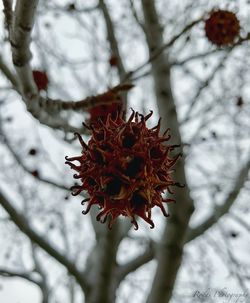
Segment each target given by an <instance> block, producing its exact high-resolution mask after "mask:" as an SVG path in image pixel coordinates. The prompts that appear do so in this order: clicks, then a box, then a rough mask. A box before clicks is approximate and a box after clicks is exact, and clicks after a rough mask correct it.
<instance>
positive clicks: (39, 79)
mask: <svg viewBox="0 0 250 303" xmlns="http://www.w3.org/2000/svg"><path fill="white" fill-rule="evenodd" d="M32 73H33V78H34V81H35V83H36V86H37V89H38V91H41V90H46V89H47V87H48V84H49V79H48V76H47V74H46V72H43V71H39V70H33V72H32Z"/></svg>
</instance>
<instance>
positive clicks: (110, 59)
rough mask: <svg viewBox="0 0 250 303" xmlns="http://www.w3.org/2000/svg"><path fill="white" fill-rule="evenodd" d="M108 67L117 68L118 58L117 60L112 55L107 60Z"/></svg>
mask: <svg viewBox="0 0 250 303" xmlns="http://www.w3.org/2000/svg"><path fill="white" fill-rule="evenodd" d="M109 65H110V66H111V67H117V66H118V58H117V56H115V55H112V56H111V57H110V58H109Z"/></svg>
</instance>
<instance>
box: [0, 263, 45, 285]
mask: <svg viewBox="0 0 250 303" xmlns="http://www.w3.org/2000/svg"><path fill="white" fill-rule="evenodd" d="M0 276H2V277H8V278H9V277H10V278H16V277H18V278H22V279H25V280H27V281H29V282H32V283H34V284H37V285H38V286H40V282H41V280H40V279H37V278H35V277H32V272H28V271H20V272H19V271H14V270H11V269H7V268H3V267H0Z"/></svg>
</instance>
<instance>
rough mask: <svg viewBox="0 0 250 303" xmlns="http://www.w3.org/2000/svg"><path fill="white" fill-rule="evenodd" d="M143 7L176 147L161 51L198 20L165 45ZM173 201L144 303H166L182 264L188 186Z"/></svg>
mask: <svg viewBox="0 0 250 303" xmlns="http://www.w3.org/2000/svg"><path fill="white" fill-rule="evenodd" d="M142 7H143V13H144V20H145V28H146V40H147V44H148V49H149V55H150V62H151V69H152V76H153V81H154V86H155V93H156V99H157V103H158V108H159V112H160V113H161V117H162V122H163V126H164V128H167V127H169V128H170V129H171V134H172V138H174V140H175V141H176V142H178V144H181V136H180V131H179V123H178V119H177V113H176V107H175V103H174V99H173V95H172V89H171V83H170V64H169V60H168V57H167V55H166V54H165V53H164V52H163V51H164V50H165V49H166V48H167V47H168V46H169V45H172V44H173V43H174V41H176V39H178V38H179V37H180V36H181V35H183V33H185V32H186V31H187V30H189V29H190V28H192V27H193V26H194V25H195V24H197V23H198V22H200V20H201V19H198V20H195V21H194V22H192V23H190V24H189V25H188V26H187V27H186V28H185V29H184V30H183V31H181V33H180V34H178V35H177V36H175V37H174V38H172V39H171V41H170V42H169V43H168V44H164V43H163V30H162V26H161V24H160V23H159V20H158V15H157V11H156V8H155V2H154V1H151V0H142ZM175 178H176V179H177V180H178V181H179V182H181V183H184V184H186V176H185V171H184V159H182V160H181V161H179V162H178V164H177V166H176V174H175ZM174 198H175V200H176V201H177V203H178V207H174V208H173V207H171V206H170V207H169V209H170V211H171V216H170V218H169V219H168V220H167V224H166V227H165V230H164V233H163V236H162V239H161V242H160V243H159V245H158V247H157V250H156V259H157V261H158V264H157V269H156V274H155V276H154V279H153V284H152V287H151V291H150V294H149V296H148V299H147V303H155V302H157V303H167V302H169V300H170V298H171V296H172V292H173V288H174V284H175V280H176V276H177V272H178V270H179V267H180V264H181V260H182V254H183V246H184V244H185V234H186V231H187V228H188V224H189V220H190V217H191V214H192V212H193V210H194V206H193V201H192V199H191V197H190V194H189V189H188V187H187V186H186V187H185V188H184V189H181V190H176V192H175V194H174Z"/></svg>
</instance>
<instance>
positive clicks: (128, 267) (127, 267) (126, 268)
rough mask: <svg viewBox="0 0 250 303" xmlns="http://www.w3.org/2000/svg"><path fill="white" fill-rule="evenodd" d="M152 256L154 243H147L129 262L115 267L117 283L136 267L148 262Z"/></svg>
mask: <svg viewBox="0 0 250 303" xmlns="http://www.w3.org/2000/svg"><path fill="white" fill-rule="evenodd" d="M153 258H154V244H153V243H152V242H150V243H149V245H148V247H147V248H146V250H145V251H144V252H143V253H142V254H141V255H139V256H137V257H136V258H134V259H133V260H131V261H130V262H128V263H126V264H124V265H121V266H119V267H118V269H117V280H118V281H117V282H118V284H119V283H120V282H121V281H122V280H123V279H124V278H125V277H126V276H127V275H128V274H130V273H131V272H133V271H136V270H137V269H138V268H140V267H141V266H143V265H144V264H146V263H148V262H149V261H151V260H152V259H153Z"/></svg>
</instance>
